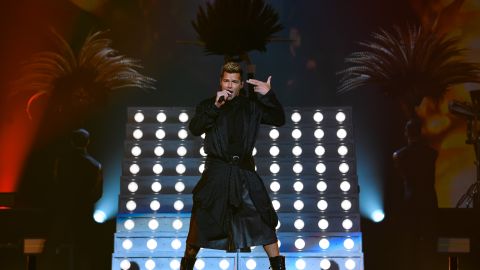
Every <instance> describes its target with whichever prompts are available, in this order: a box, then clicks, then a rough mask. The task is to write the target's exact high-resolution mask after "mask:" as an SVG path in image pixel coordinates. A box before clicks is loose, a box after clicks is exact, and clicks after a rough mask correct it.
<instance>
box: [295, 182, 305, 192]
mask: <svg viewBox="0 0 480 270" xmlns="http://www.w3.org/2000/svg"><path fill="white" fill-rule="evenodd" d="M293 189H294V190H295V191H296V192H300V191H302V190H303V183H302V182H300V181H296V182H295V183H294V184H293Z"/></svg>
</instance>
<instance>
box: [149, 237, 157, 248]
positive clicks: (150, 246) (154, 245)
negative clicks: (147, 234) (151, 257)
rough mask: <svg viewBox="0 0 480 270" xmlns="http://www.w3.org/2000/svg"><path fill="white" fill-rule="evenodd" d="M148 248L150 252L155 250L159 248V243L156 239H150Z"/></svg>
mask: <svg viewBox="0 0 480 270" xmlns="http://www.w3.org/2000/svg"><path fill="white" fill-rule="evenodd" d="M147 248H148V249H150V250H154V249H156V248H157V241H156V240H155V239H149V240H148V241H147Z"/></svg>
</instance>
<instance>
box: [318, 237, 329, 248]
mask: <svg viewBox="0 0 480 270" xmlns="http://www.w3.org/2000/svg"><path fill="white" fill-rule="evenodd" d="M318 246H320V248H321V249H328V248H329V247H330V241H328V239H327V238H322V239H321V240H320V241H319V242H318Z"/></svg>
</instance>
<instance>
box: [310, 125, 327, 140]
mask: <svg viewBox="0 0 480 270" xmlns="http://www.w3.org/2000/svg"><path fill="white" fill-rule="evenodd" d="M313 136H315V138H317V139H319V140H320V139H322V138H323V137H324V136H325V132H324V131H323V129H320V128H317V129H316V130H315V132H314V133H313Z"/></svg>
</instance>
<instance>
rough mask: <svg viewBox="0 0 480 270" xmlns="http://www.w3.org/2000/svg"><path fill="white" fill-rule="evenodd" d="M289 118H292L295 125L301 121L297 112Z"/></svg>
mask: <svg viewBox="0 0 480 270" xmlns="http://www.w3.org/2000/svg"><path fill="white" fill-rule="evenodd" d="M291 118H292V121H293V122H295V123H298V122H300V120H302V116H301V115H300V113H298V112H294V113H292V116H291Z"/></svg>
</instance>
